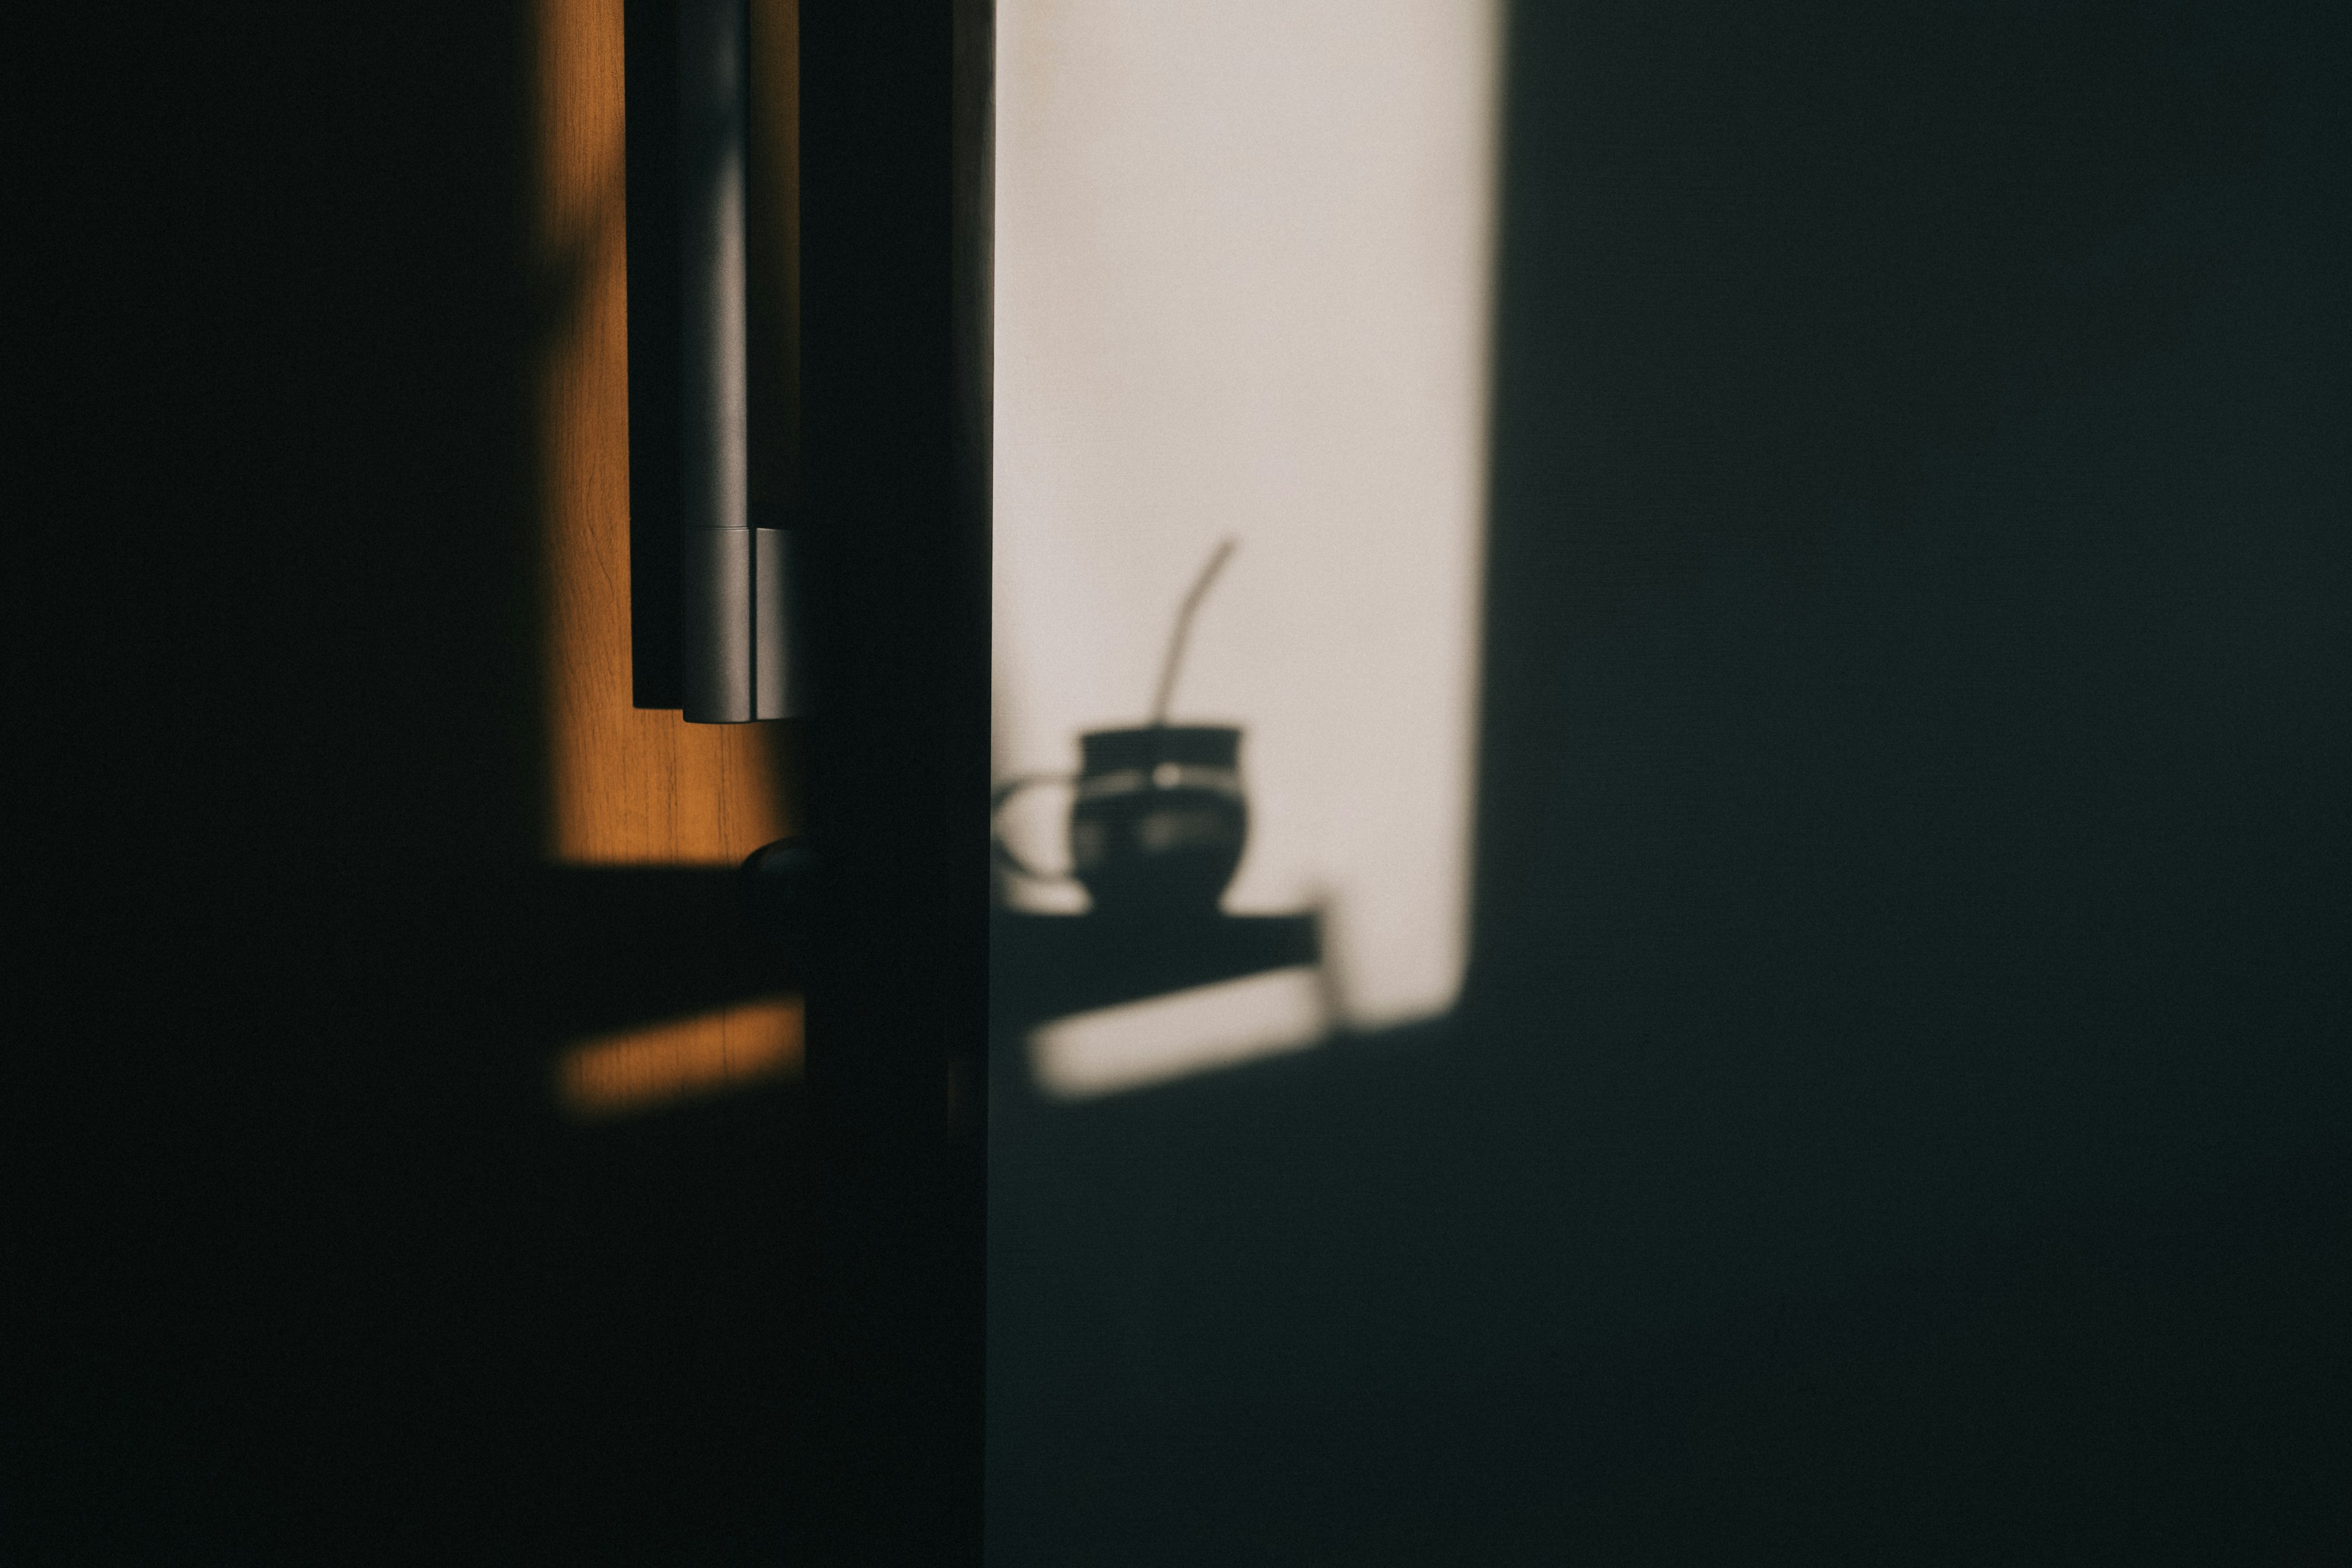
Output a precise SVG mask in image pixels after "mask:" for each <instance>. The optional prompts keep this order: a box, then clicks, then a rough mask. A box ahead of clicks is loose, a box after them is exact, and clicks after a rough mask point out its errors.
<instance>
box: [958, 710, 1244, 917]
mask: <svg viewBox="0 0 2352 1568" xmlns="http://www.w3.org/2000/svg"><path fill="white" fill-rule="evenodd" d="M1241 742H1242V732H1241V731H1240V730H1239V729H1237V728H1234V727H1233V726H1229V725H1217V724H1151V725H1144V726H1140V727H1138V728H1134V729H1124V730H1096V731H1090V732H1088V733H1087V734H1084V735H1081V736H1080V737H1078V744H1079V751H1080V758H1081V765H1080V767H1079V771H1078V773H1076V776H1075V777H1073V776H1072V775H1069V774H1066V773H1028V774H1024V775H1023V776H1021V777H1019V778H1015V779H1011V780H1008V781H1006V782H1005V783H1004V784H1000V785H998V786H997V788H996V792H995V795H994V798H993V800H992V803H991V806H992V812H993V813H994V814H995V815H996V816H1002V815H1003V810H1004V808H1005V807H1006V806H1007V805H1009V804H1011V802H1012V801H1013V797H1014V796H1016V795H1020V794H1021V793H1022V792H1023V791H1024V790H1027V789H1029V788H1031V787H1033V786H1035V785H1039V784H1066V785H1069V786H1071V787H1072V788H1073V789H1074V791H1075V794H1076V799H1075V800H1074V801H1073V803H1072V805H1071V807H1070V820H1069V847H1070V870H1069V872H1068V873H1067V875H1066V876H1060V875H1056V874H1055V873H1054V872H1051V871H1045V870H1041V869H1039V868H1037V867H1036V866H1034V864H1032V863H1031V862H1030V861H1028V860H1026V859H1024V858H1022V856H1021V855H1020V853H1019V852H1018V851H1017V850H1015V849H1014V848H1013V847H1012V846H1011V845H1010V844H1009V843H1007V842H1006V840H1005V837H1004V835H1003V831H1002V829H1001V828H1000V829H999V830H998V831H997V832H996V834H995V837H994V840H993V843H994V854H995V857H996V860H997V863H998V864H999V865H1000V866H1002V867H1003V868H1006V869H1009V870H1011V871H1013V873H1015V874H1017V875H1019V876H1023V877H1027V878H1030V879H1034V880H1037V881H1041V882H1055V881H1068V880H1075V881H1076V882H1077V883H1078V885H1079V886H1081V887H1083V888H1084V889H1086V891H1087V899H1088V900H1089V903H1090V905H1091V907H1092V910H1093V912H1094V913H1095V914H1097V915H1098V916H1100V917H1102V918H1104V919H1108V920H1165V919H1171V918H1176V919H1181V918H1185V917H1194V918H1200V917H1205V916H1209V915H1213V914H1215V913H1216V912H1217V906H1218V903H1219V901H1220V900H1223V897H1224V895H1225V889H1226V888H1227V887H1229V886H1231V885H1232V882H1233V879H1234V872H1235V871H1237V870H1238V869H1239V868H1240V867H1241V859H1242V851H1243V850H1244V847H1246V846H1247V843H1248V839H1249V805H1248V802H1247V800H1246V799H1245V798H1244V795H1243V793H1242V783H1241V763H1240V757H1241Z"/></svg>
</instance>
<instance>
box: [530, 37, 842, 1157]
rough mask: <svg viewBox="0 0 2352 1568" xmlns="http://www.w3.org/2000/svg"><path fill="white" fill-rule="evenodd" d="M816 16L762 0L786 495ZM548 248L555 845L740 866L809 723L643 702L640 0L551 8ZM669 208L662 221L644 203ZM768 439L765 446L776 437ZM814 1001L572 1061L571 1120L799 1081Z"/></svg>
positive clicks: (760, 451)
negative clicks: (635, 270) (630, 76)
mask: <svg viewBox="0 0 2352 1568" xmlns="http://www.w3.org/2000/svg"><path fill="white" fill-rule="evenodd" d="M797 19H798V18H797V15H796V7H795V6H794V5H793V4H791V3H790V0H785V3H783V4H777V3H775V0H761V3H760V4H755V5H753V6H752V41H753V47H754V48H755V50H757V51H758V57H759V63H758V71H759V81H760V84H761V85H760V89H759V90H758V95H757V96H756V97H755V100H754V110H753V114H752V116H751V133H752V136H753V138H754V139H755V141H756V142H757V143H758V144H757V146H756V148H755V149H754V156H753V157H752V159H751V175H752V178H753V179H755V180H757V181H760V182H761V190H760V194H759V195H757V196H755V198H754V200H753V203H752V212H753V230H752V234H751V256H750V258H749V261H750V265H751V269H752V289H751V292H752V300H751V305H752V316H753V329H754V331H755V333H756V335H757V341H756V348H757V350H758V351H759V355H760V357H761V361H762V365H761V370H762V374H761V377H760V379H761V384H762V385H763V386H767V387H774V388H777V389H778V390H779V391H781V392H782V394H783V395H782V396H776V395H771V397H770V398H769V399H767V400H766V402H767V407H768V408H769V409H770V410H772V411H773V412H772V413H771V414H770V416H769V418H768V420H767V421H766V427H765V428H764V429H762V430H760V431H755V434H754V446H753V451H754V456H755V459H764V460H761V461H759V462H758V466H757V467H756V468H755V475H754V485H755V488H757V489H762V490H764V491H766V492H767V493H766V494H765V495H763V496H762V497H761V499H769V497H770V496H772V497H773V498H774V499H776V500H785V499H786V498H787V497H788V495H789V493H790V488H791V476H792V474H793V471H794V469H795V468H796V462H795V459H796V458H797V452H796V449H795V443H794V442H793V429H794V428H795V426H796V420H794V419H793V415H794V414H795V413H796V412H797V410H796V408H795V407H794V406H793V404H794V403H795V402H796V399H795V398H794V397H793V395H792V392H793V389H794V388H795V387H796V385H797V375H796V374H795V370H796V366H795V364H794V363H793V347H794V340H795V339H796V336H797V331H796V329H797V325H798V320H797V318H798V310H797V306H798V278H797V259H798V245H797V233H796V223H795V219H796V216H797V213H798V202H797V200H796V199H795V198H796V192H795V190H794V188H793V187H794V184H795V183H796V175H797V162H796V138H795V132H796V131H797V126H798V116H797V113H796V111H795V100H796V97H797V91H796V89H797V86H798V62H797V58H796V52H795V48H794V46H795V44H796V42H797V37H798V29H797V25H796V24H797ZM538 23H539V56H538V58H539V82H538V100H537V101H538V116H537V126H536V140H537V151H538V166H539V183H538V191H539V205H538V211H537V213H536V214H535V233H534V241H535V247H536V254H537V258H538V264H539V266H540V267H541V268H542V269H543V270H542V277H543V279H545V280H546V282H547V284H548V288H547V289H546V297H548V298H550V299H551V300H553V301H555V308H556V310H557V312H558V313H557V316H556V319H555V320H554V321H552V322H551V330H550V331H548V332H547V334H546V335H545V337H544V338H543V340H542V341H543V342H544V344H545V347H544V350H543V353H542V357H541V361H540V363H539V365H538V366H537V374H538V385H537V388H536V394H537V404H536V409H537V416H538V419H539V428H540V431H541V447H540V463H541V476H540V477H541V497H542V515H541V541H542V544H541V549H542V552H543V563H542V570H543V576H542V584H543V592H544V600H543V607H542V616H541V626H543V628H544V634H543V635H544V638H545V641H544V647H543V652H542V658H543V659H544V667H543V676H544V681H543V690H544V692H545V702H546V705H547V710H546V715H545V718H546V734H547V737H548V746H549V754H548V757H547V771H546V777H547V780H548V787H549V791H550V798H549V800H548V803H547V813H546V818H545V820H546V821H547V823H548V840H547V843H546V845H545V851H544V852H545V854H546V857H547V858H549V859H550V860H551V861H553V862H554V863H556V864H559V865H574V866H577V865H604V866H612V865H629V866H667V867H677V866H732V865H736V864H738V863H740V861H741V860H742V859H743V858H744V857H745V856H747V855H749V854H750V853H751V851H752V850H754V849H756V848H758V847H760V846H761V845H762V844H766V843H770V842H772V841H773V840H775V839H778V838H782V837H786V836H788V835H790V834H792V833H793V832H794V831H795V824H796V821H797V818H796V814H795V812H794V810H793V798H792V791H791V784H790V776H791V770H790V744H791V739H792V733H791V732H792V730H793V726H792V725H791V724H789V723H753V724H688V723H687V722H685V721H684V720H683V719H681V718H680V717H679V715H678V714H677V712H675V711H672V710H648V709H639V708H635V707H634V706H632V705H631V700H630V687H631V682H630V644H629V637H630V631H629V589H630V584H629V425H628V419H629V401H628V374H629V362H628V263H627V245H626V235H627V230H626V224H627V222H628V204H627V192H626V182H625V174H624V167H625V157H624V154H625V142H624V138H625V121H624V112H623V104H624V92H623V85H624V81H623V49H622V9H621V0H541V5H540V7H539V11H538ZM646 216H648V217H650V218H655V219H657V218H658V216H659V215H646ZM762 437H765V438H764V439H763V438H762ZM801 1026H802V1016H801V1004H800V998H799V997H797V996H786V997H774V998H769V999H764V1000H761V1001H756V1002H751V1003H747V1004H744V1005H739V1006H735V1007H730V1008H723V1009H719V1010H718V1011H714V1012H710V1013H706V1014H702V1015H699V1016H693V1017H688V1018H681V1019H675V1020H671V1021H668V1022H665V1023H661V1024H656V1025H653V1026H647V1027H645V1028H641V1029H636V1030H632V1031H627V1032H625V1033H622V1034H617V1035H611V1036H604V1037H598V1038H596V1039H593V1040H589V1041H585V1042H583V1043H581V1044H579V1045H577V1046H575V1047H572V1048H571V1049H570V1050H568V1051H567V1052H566V1053H565V1054H564V1055H563V1056H562V1058H561V1060H560V1061H559V1063H558V1064H557V1068H556V1082H555V1093H556V1097H557V1099H558V1101H559V1102H560V1103H561V1105H562V1107H563V1109H564V1110H566V1111H567V1112H568V1113H570V1114H572V1115H574V1116H579V1117H586V1118H602V1117H607V1116H613V1115H618V1114H625V1113H628V1112H631V1111H636V1110H648V1109H651V1108H653V1107H656V1106H658V1105H663V1104H667V1103H670V1102H672V1101H675V1100H684V1099H688V1098H693V1097H698V1096H702V1095H707V1094H710V1093H714V1092H719V1091H723V1090H726V1089H732V1088H736V1087H739V1086H741V1085H744V1084H748V1083H751V1082H755V1081H759V1080H761V1079H772V1078H775V1077H779V1076H791V1075H794V1074H797V1072H798V1071H799V1069H800V1064H801Z"/></svg>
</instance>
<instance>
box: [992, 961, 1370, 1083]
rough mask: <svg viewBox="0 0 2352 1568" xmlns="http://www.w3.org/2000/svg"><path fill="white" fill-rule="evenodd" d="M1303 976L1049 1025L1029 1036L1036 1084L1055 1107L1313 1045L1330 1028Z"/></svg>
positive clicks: (1305, 972) (1232, 985) (1258, 977)
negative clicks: (1050, 1098)
mask: <svg viewBox="0 0 2352 1568" xmlns="http://www.w3.org/2000/svg"><path fill="white" fill-rule="evenodd" d="M1327 1000H1328V999H1327V997H1326V996H1325V994H1324V990H1323V987H1322V986H1321V984H1318V981H1317V979H1316V976H1315V972H1314V971H1313V970H1310V969H1278V970H1276V971H1274V972H1273V973H1267V974H1253V975H1251V976H1249V977H1248V978H1247V979H1245V980H1229V981H1226V982H1224V983H1223V984H1217V985H1202V986H1199V987H1196V988H1195V989H1193V990H1190V991H1179V992H1177V993H1175V994H1172V995H1168V996H1155V997H1152V998H1151V999H1150V1000H1149V1001H1144V1002H1129V1003H1127V1004H1125V1005H1121V1006H1117V1007H1104V1008H1101V1009H1098V1010H1097V1011H1095V1012H1091V1013H1078V1014H1075V1015H1073V1016H1070V1017H1067V1018H1057V1019H1055V1021H1054V1022H1053V1023H1051V1024H1047V1025H1045V1026H1044V1027H1042V1028H1039V1029H1036V1030H1034V1031H1032V1032H1031V1034H1030V1036H1029V1065H1030V1070H1031V1072H1032V1074H1033V1075H1034V1078H1035V1079H1036V1082H1037V1087H1038V1088H1039V1089H1042V1090H1044V1091H1045V1093H1046V1094H1047V1095H1050V1096H1052V1097H1053V1098H1055V1099H1057V1100H1081V1099H1086V1098H1087V1097H1089V1096H1093V1095H1097V1094H1108V1093H1111V1092H1112V1091H1114V1090H1117V1089H1140V1088H1143V1087H1144V1086H1146V1085H1148V1084H1154V1083H1162V1082H1165V1081H1167V1080H1168V1079H1173V1078H1181V1077H1183V1076H1184V1075H1185V1074H1187V1073H1193V1072H1199V1071H1201V1070H1202V1069H1203V1068H1213V1067H1224V1066H1228V1065H1231V1064H1233V1063H1235V1062H1244V1061H1249V1060H1252V1059H1255V1058H1258V1057H1264V1056H1268V1055H1272V1054H1274V1053H1276V1052H1279V1051H1285V1050H1295V1049H1297V1047H1301V1046H1305V1045H1310V1044H1312V1043H1313V1042H1314V1041H1316V1040H1317V1039H1319V1038H1320V1037H1322V1036H1323V1035H1324V1034H1325V1033H1326V1032H1327V1031H1328V1029H1329V1027H1330V1025H1331V1018H1330V1016H1329V1013H1328V1008H1327Z"/></svg>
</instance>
